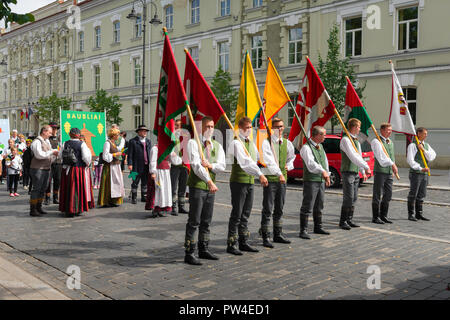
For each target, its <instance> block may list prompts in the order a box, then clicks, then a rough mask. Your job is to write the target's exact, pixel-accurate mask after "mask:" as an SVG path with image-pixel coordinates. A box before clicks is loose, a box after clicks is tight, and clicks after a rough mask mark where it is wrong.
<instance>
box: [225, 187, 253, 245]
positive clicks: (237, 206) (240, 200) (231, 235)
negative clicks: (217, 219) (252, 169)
mask: <svg viewBox="0 0 450 320" xmlns="http://www.w3.org/2000/svg"><path fill="white" fill-rule="evenodd" d="M230 189H231V205H232V206H233V209H232V210H231V214H230V220H229V222H228V241H229V242H233V241H234V240H235V239H236V234H238V235H239V237H243V238H246V237H248V236H249V232H248V219H249V217H250V213H251V211H252V206H253V190H254V185H253V184H248V183H239V182H230Z"/></svg>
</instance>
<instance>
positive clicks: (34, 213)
mask: <svg viewBox="0 0 450 320" xmlns="http://www.w3.org/2000/svg"><path fill="white" fill-rule="evenodd" d="M30 216H32V217H40V216H41V215H40V214H39V212H37V210H36V205H35V204H31V203H30Z"/></svg>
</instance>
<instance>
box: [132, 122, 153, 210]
mask: <svg viewBox="0 0 450 320" xmlns="http://www.w3.org/2000/svg"><path fill="white" fill-rule="evenodd" d="M148 131H150V130H149V129H147V127H146V126H145V125H140V126H139V127H138V128H137V129H136V133H137V134H138V135H137V136H136V137H134V138H133V139H131V140H130V141H129V142H128V169H129V170H130V173H131V172H137V176H135V178H134V179H133V183H132V184H131V203H132V204H136V203H137V200H136V198H137V189H138V185H139V182H140V181H141V180H142V181H141V201H142V202H145V201H146V197H147V181H148V172H149V164H150V150H151V148H152V143H151V141H150V140H149V139H148V138H147V132H148Z"/></svg>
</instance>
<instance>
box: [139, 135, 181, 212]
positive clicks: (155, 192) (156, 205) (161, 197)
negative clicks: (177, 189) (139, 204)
mask: <svg viewBox="0 0 450 320" xmlns="http://www.w3.org/2000/svg"><path fill="white" fill-rule="evenodd" d="M180 163H181V159H180V158H179V157H177V156H176V154H175V152H173V151H172V153H171V154H169V155H168V156H167V157H166V158H165V159H164V160H163V161H161V163H158V145H157V144H156V145H154V146H153V147H152V149H151V151H150V167H149V176H150V177H149V179H148V185H147V201H146V203H145V210H152V211H153V212H152V215H151V217H152V218H157V217H158V216H159V217H165V213H169V212H172V184H171V181H170V165H171V164H175V165H179V164H180Z"/></svg>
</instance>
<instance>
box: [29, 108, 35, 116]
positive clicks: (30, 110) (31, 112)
mask: <svg viewBox="0 0 450 320" xmlns="http://www.w3.org/2000/svg"><path fill="white" fill-rule="evenodd" d="M33 113H34V112H33V108H31V107H30V108H28V117H31V115H32V114H33Z"/></svg>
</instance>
